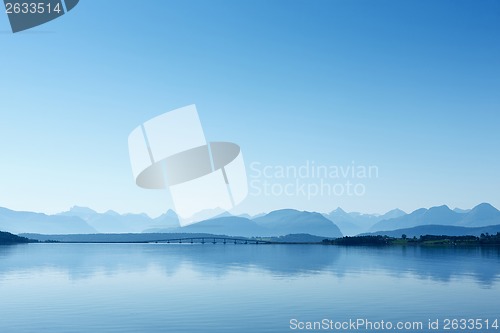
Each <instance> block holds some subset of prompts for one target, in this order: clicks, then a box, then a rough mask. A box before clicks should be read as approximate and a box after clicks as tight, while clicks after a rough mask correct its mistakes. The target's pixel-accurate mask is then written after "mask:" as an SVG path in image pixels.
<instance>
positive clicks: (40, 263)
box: [0, 244, 500, 333]
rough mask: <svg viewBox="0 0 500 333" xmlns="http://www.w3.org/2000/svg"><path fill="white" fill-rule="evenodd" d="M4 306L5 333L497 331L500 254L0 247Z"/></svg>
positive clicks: (1, 324)
mask: <svg viewBox="0 0 500 333" xmlns="http://www.w3.org/2000/svg"><path fill="white" fill-rule="evenodd" d="M0 297H1V302H0V332H2V333H3V332H5V333H11V332H12V333H14V332H51V333H58V332H65V333H66V332H293V331H292V330H291V329H290V320H291V319H294V318H295V319H297V320H299V321H320V320H322V319H326V318H327V319H332V320H334V321H345V320H349V319H357V318H366V319H368V320H373V321H379V320H386V321H387V320H390V321H394V322H396V321H422V322H425V324H426V325H427V322H428V319H429V318H432V319H444V318H446V317H450V318H476V317H477V318H489V319H492V318H499V319H500V252H499V250H498V249H480V248H471V249H455V248H432V249H429V248H402V247H391V248H354V247H349V248H346V247H334V246H313V245H310V246H309V245H308V246H306V245H222V244H219V245H212V244H210V245H207V244H205V245H201V244H198V245H187V244H185V245H184V244H176V245H173V244H170V245H167V244H141V245H136V244H28V245H15V246H0ZM296 331H297V330H296ZM482 331H483V332H484V331H485V330H482ZM494 331H495V330H491V332H494ZM344 332H346V331H344ZM365 332H366V330H365ZM411 332H419V331H416V330H415V331H411ZM422 332H428V330H423V331H422ZM462 332H463V331H462ZM497 332H500V330H497Z"/></svg>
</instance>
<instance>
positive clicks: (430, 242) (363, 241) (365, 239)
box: [322, 232, 500, 246]
mask: <svg viewBox="0 0 500 333" xmlns="http://www.w3.org/2000/svg"><path fill="white" fill-rule="evenodd" d="M322 243H323V244H325V245H371V246H388V245H425V246H464V245H474V246H500V232H498V233H497V234H496V235H490V234H488V233H486V234H481V236H479V237H476V236H446V235H442V236H434V235H425V236H420V237H419V238H417V237H413V238H408V237H406V235H404V234H403V235H401V238H395V237H388V236H353V237H347V236H346V237H342V238H337V239H325V240H323V242H322Z"/></svg>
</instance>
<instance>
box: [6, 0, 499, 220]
mask: <svg viewBox="0 0 500 333" xmlns="http://www.w3.org/2000/svg"><path fill="white" fill-rule="evenodd" d="M0 45H1V48H0V50H1V53H0V60H1V69H0V77H1V79H0V206H3V207H8V208H11V209H16V210H31V211H40V212H47V213H54V212H59V211H63V210H67V209H68V208H69V207H71V206H73V205H81V206H89V207H91V208H94V209H96V210H98V211H105V210H108V209H113V210H116V211H118V212H146V213H148V214H150V215H153V216H156V215H159V214H161V213H162V212H165V211H166V210H167V209H169V208H172V202H171V199H170V197H169V193H168V192H167V191H151V190H144V189H141V188H138V187H136V186H135V184H134V180H133V177H132V173H131V170H130V164H129V157H128V148H127V138H128V134H129V133H130V132H131V131H132V130H133V129H134V128H135V127H136V126H138V125H139V124H141V123H143V122H144V121H146V120H148V119H150V118H152V117H154V116H156V115H159V114H162V113H164V112H166V111H169V110H172V109H175V108H178V107H182V106H185V105H188V104H196V105H197V108H198V112H199V115H200V119H201V121H202V123H203V126H204V130H205V136H206V137H207V139H209V140H211V141H231V142H235V143H238V144H239V145H240V146H241V148H242V152H243V156H244V158H245V162H246V165H247V168H248V171H249V174H250V175H249V176H250V178H252V177H254V176H256V171H255V170H254V171H252V168H251V167H250V166H251V165H252V163H254V164H253V165H254V166H256V165H257V166H258V168H260V170H261V171H262V169H263V167H264V166H292V167H297V168H298V167H300V166H301V165H305V164H307V163H310V164H311V163H314V164H315V165H325V166H343V167H348V166H352V165H353V162H354V165H361V166H376V167H377V168H378V177H372V178H370V179H351V181H353V182H354V183H360V184H362V186H363V188H364V190H365V191H364V193H363V195H353V196H349V195H346V194H344V195H316V196H314V197H312V198H307V197H305V196H304V195H303V194H302V193H298V195H288V196H286V195H269V196H267V195H263V194H262V195H258V194H257V193H255V191H254V193H251V195H250V196H249V197H248V198H247V199H246V201H245V202H244V203H243V204H242V205H241V206H240V207H238V211H240V212H250V213H258V212H262V211H269V210H272V209H277V208H284V207H289V208H296V209H301V210H315V211H320V212H327V211H331V210H333V209H334V208H336V207H338V206H341V207H343V208H344V209H345V210H347V211H361V212H366V213H383V212H385V211H387V210H390V209H392V208H396V207H399V208H401V209H403V210H406V211H412V210H414V209H416V208H419V207H430V206H434V205H441V204H447V205H449V206H450V207H451V208H454V207H462V208H470V207H472V206H474V205H476V204H478V203H481V202H490V203H492V204H493V205H495V206H496V207H500V193H499V189H500V177H499V174H498V172H499V170H500V154H499V147H500V130H499V125H500V2H499V1H496V0H482V1H476V0H470V1H458V0H449V1H445V0H440V1H435V0H408V1H399V0H393V1H384V0H377V1H373V0H366V1H357V0H353V1H347V0H345V1H340V0H339V1H334V0H325V1H322V0H313V1H306V0H300V1H299V0H288V1H284V0H283V1H281V0H255V1H233V0H227V1H226V0H216V1H208V0H198V1H189V0H178V1H166V0H156V1H126V0H119V1H118V0H105V1H101V0H82V1H80V4H79V5H78V6H77V7H75V9H74V10H73V11H71V12H69V13H68V14H66V15H64V16H63V17H61V18H59V19H57V20H54V21H52V22H50V23H47V24H45V25H42V26H40V27H37V28H35V29H32V30H29V31H26V32H22V33H17V34H12V33H11V32H10V27H9V24H8V19H7V16H6V15H5V14H4V13H0ZM308 161H309V162H308ZM253 169H255V168H253ZM275 178H276V177H275ZM251 180H252V179H251ZM254 180H255V179H254ZM263 180H267V181H269V182H270V183H271V184H272V183H276V184H285V183H287V182H288V183H292V181H295V180H294V179H291V178H290V177H289V178H286V179H272V177H271V179H260V180H258V182H260V183H259V184H261V185H262V184H263V183H262V182H261V181H263ZM347 180H349V179H347ZM300 181H301V182H305V183H306V184H318V183H319V182H320V181H321V180H320V179H301V180H300ZM326 181H327V182H330V183H332V182H340V183H344V182H345V181H346V179H327V180H326ZM259 186H260V185H259ZM261 189H262V188H261Z"/></svg>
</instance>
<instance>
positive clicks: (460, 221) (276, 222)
mask: <svg viewBox="0 0 500 333" xmlns="http://www.w3.org/2000/svg"><path fill="white" fill-rule="evenodd" d="M496 225H500V211H498V210H497V209H496V208H495V207H493V206H491V205H490V204H487V203H483V204H480V205H478V206H476V207H474V208H473V209H470V210H464V209H454V210H451V209H449V208H448V207H447V206H438V207H432V208H429V209H426V208H421V209H417V210H415V211H413V212H411V213H409V214H407V213H405V212H403V211H402V210H399V209H394V210H391V211H389V212H387V213H385V214H383V215H376V214H361V213H356V212H351V213H347V212H345V211H344V210H342V209H341V208H337V209H335V210H333V211H332V212H330V213H328V214H320V213H316V212H303V211H297V210H293V209H282V210H277V211H272V212H270V213H268V214H260V215H257V216H254V217H251V216H249V215H241V216H233V215H231V214H229V213H224V214H221V215H220V216H218V217H216V218H213V219H209V220H205V221H202V222H199V223H196V224H192V225H189V226H186V227H180V225H179V220H178V218H177V215H176V214H175V212H173V211H171V210H169V211H168V212H167V213H165V214H163V215H162V216H160V217H157V218H151V217H149V216H148V215H146V214H124V215H121V214H118V213H116V212H114V211H107V212H105V213H98V212H96V211H94V210H92V209H90V208H86V207H78V206H75V207H73V208H71V209H70V210H69V211H67V212H63V213H60V214H56V215H46V214H41V213H33V212H18V211H13V210H9V209H6V208H0V230H1V231H7V232H11V233H14V234H21V233H31V234H33V233H37V234H96V233H207V234H217V235H228V236H244V237H254V236H261V237H266V236H273V237H277V236H283V235H289V234H310V235H314V236H321V237H325V238H335V237H341V236H343V235H349V236H351V235H357V234H365V233H370V232H371V233H376V234H391V235H397V236H401V234H402V233H405V234H407V235H408V236H410V235H411V236H413V235H418V234H419V233H420V234H438V235H441V234H448V235H476V234H477V233H478V232H479V233H481V232H482V231H484V230H489V231H486V232H490V231H491V232H494V231H495V230H497V229H496V227H495V228H489V229H487V228H486V229H485V228H484V227H487V226H488V227H489V226H496ZM424 227H425V228H424ZM412 228H416V229H415V230H413V229H412ZM472 228H476V229H472ZM478 228H479V229H478ZM481 228H482V229H481ZM401 230H403V231H404V232H402V231H401ZM491 232H490V233H491Z"/></svg>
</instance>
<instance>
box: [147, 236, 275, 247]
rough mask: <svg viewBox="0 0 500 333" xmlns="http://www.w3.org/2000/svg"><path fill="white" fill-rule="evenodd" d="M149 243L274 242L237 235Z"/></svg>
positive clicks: (163, 240) (160, 240)
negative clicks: (237, 236) (236, 236)
mask: <svg viewBox="0 0 500 333" xmlns="http://www.w3.org/2000/svg"><path fill="white" fill-rule="evenodd" d="M147 243H167V244H183V243H184V244H195V243H200V244H206V243H208V244H218V243H220V244H256V245H258V244H272V242H270V241H265V240H259V239H248V238H235V237H186V238H169V239H158V240H151V241H147Z"/></svg>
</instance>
